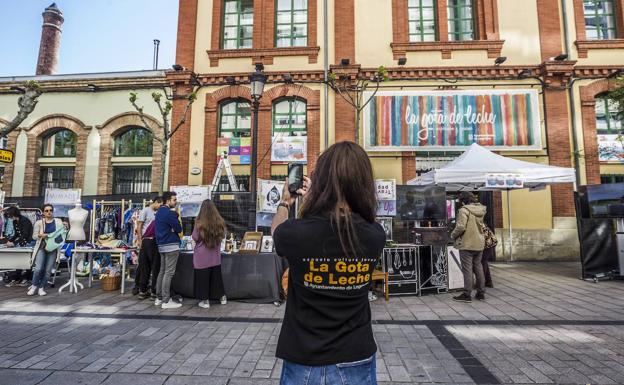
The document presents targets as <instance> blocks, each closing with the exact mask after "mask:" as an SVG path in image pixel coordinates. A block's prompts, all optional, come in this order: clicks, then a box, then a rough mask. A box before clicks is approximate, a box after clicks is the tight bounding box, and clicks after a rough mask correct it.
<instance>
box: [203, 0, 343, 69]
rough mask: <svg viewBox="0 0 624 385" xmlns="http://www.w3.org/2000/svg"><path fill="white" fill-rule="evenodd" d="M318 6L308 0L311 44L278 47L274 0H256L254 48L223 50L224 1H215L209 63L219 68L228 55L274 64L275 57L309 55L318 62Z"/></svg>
mask: <svg viewBox="0 0 624 385" xmlns="http://www.w3.org/2000/svg"><path fill="white" fill-rule="evenodd" d="M341 1H344V0H341ZM317 7H318V5H317V0H308V45H307V46H305V47H283V48H282V47H279V48H278V47H275V0H255V1H254V16H253V42H252V46H253V48H251V49H229V50H224V49H222V48H221V31H222V24H223V0H214V1H213V8H212V29H211V40H210V50H208V51H206V53H207V54H208V59H209V60H210V66H211V67H217V66H219V60H221V59H228V58H250V59H251V63H252V64H254V63H263V64H265V65H271V64H273V58H274V57H276V56H307V57H308V62H309V63H316V62H317V60H318V53H319V50H320V48H319V47H318V46H317V36H318V33H317V24H318V23H317V17H318V16H317V13H318V11H317Z"/></svg>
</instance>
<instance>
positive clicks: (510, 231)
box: [507, 190, 513, 262]
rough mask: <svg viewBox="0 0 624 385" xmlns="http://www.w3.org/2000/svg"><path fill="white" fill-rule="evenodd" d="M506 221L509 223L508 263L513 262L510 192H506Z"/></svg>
mask: <svg viewBox="0 0 624 385" xmlns="http://www.w3.org/2000/svg"><path fill="white" fill-rule="evenodd" d="M507 221H508V222H509V261H510V262H513V234H512V228H511V190H507Z"/></svg>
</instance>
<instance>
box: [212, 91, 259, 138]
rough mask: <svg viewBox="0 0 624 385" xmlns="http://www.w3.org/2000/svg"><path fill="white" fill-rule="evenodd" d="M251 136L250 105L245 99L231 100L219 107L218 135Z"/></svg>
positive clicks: (226, 136) (223, 136)
mask: <svg viewBox="0 0 624 385" xmlns="http://www.w3.org/2000/svg"><path fill="white" fill-rule="evenodd" d="M250 136H251V105H250V104H249V102H247V101H245V100H233V101H229V102H226V103H224V104H222V105H221V108H220V109H219V137H220V138H246V137H250Z"/></svg>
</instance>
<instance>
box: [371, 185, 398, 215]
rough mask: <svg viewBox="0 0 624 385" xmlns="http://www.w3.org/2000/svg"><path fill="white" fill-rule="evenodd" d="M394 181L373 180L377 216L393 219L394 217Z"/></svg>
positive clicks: (395, 197) (395, 196)
mask: <svg viewBox="0 0 624 385" xmlns="http://www.w3.org/2000/svg"><path fill="white" fill-rule="evenodd" d="M396 191H397V190H396V179H375V194H376V196H377V213H376V214H377V216H378V217H393V216H395V215H396V199H397V194H396Z"/></svg>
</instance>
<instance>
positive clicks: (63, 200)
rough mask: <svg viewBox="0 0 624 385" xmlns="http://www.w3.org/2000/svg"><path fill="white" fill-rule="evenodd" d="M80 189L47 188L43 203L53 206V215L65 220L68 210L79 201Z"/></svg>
mask: <svg viewBox="0 0 624 385" xmlns="http://www.w3.org/2000/svg"><path fill="white" fill-rule="evenodd" d="M81 191H82V190H81V189H60V188H47V189H46V190H45V194H44V202H45V203H49V204H51V205H52V206H54V215H55V216H57V217H61V218H67V215H68V214H67V213H68V212H69V210H71V209H73V208H74V207H75V206H76V202H79V201H80V195H81Z"/></svg>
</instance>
